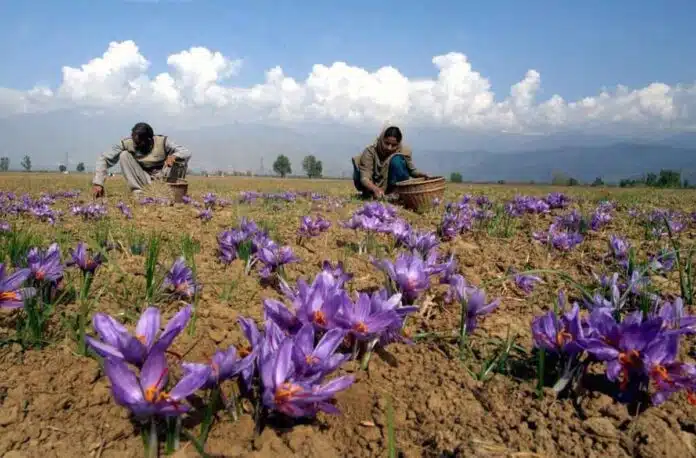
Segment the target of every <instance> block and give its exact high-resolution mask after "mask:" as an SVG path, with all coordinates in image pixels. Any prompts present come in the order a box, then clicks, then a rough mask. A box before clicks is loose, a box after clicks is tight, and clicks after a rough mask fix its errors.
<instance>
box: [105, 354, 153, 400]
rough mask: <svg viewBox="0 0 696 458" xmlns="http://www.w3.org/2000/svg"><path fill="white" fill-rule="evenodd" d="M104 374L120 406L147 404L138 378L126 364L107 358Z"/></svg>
mask: <svg viewBox="0 0 696 458" xmlns="http://www.w3.org/2000/svg"><path fill="white" fill-rule="evenodd" d="M104 373H105V374H106V376H107V377H108V378H109V381H110V382H111V391H112V393H113V395H114V399H115V400H116V402H117V403H118V404H120V405H123V406H131V405H137V404H140V403H143V402H145V399H144V397H143V392H142V390H141V388H140V385H139V384H138V378H137V377H136V376H135V374H134V373H133V372H131V370H130V369H129V368H128V366H127V365H126V363H124V362H123V361H119V360H116V359H111V358H106V359H105V360H104Z"/></svg>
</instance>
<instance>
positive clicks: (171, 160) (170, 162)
mask: <svg viewBox="0 0 696 458" xmlns="http://www.w3.org/2000/svg"><path fill="white" fill-rule="evenodd" d="M174 162H176V156H174V155H169V156H167V159H165V160H164V165H166V166H167V167H171V166H172V165H174Z"/></svg>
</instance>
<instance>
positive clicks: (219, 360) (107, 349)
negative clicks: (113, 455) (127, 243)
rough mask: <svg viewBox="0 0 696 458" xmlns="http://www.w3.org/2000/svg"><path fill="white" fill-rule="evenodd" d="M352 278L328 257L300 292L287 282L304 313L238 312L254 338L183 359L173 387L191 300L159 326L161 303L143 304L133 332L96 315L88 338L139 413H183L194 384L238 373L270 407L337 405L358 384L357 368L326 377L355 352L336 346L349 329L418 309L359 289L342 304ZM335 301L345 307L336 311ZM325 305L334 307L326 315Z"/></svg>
mask: <svg viewBox="0 0 696 458" xmlns="http://www.w3.org/2000/svg"><path fill="white" fill-rule="evenodd" d="M177 262H179V261H177ZM180 264H181V265H179V267H182V266H183V263H180ZM183 267H184V268H185V266H183ZM173 270H174V269H173ZM178 270H179V271H180V270H181V269H178ZM170 273H171V272H170ZM350 278H351V276H350V275H348V274H345V273H344V272H343V271H342V266H340V265H339V266H338V267H337V268H333V267H332V266H331V265H330V264H328V263H325V264H324V270H322V272H321V273H320V274H319V275H318V276H317V279H316V280H315V281H314V283H313V284H312V285H311V286H310V285H307V284H305V283H302V282H298V290H297V291H295V290H292V289H291V288H290V287H288V286H287V285H285V289H286V291H287V292H288V294H289V295H290V297H292V299H293V302H294V304H296V305H297V309H296V310H295V312H296V315H293V312H291V311H290V310H289V309H287V308H285V306H284V305H283V304H281V303H279V302H274V301H272V300H270V299H267V300H266V301H265V303H264V309H265V322H264V332H263V333H262V332H259V330H258V328H257V326H256V324H255V323H254V321H253V320H251V319H248V318H244V317H240V318H239V319H238V322H239V324H240V327H241V328H242V331H243V333H244V335H245V337H246V339H247V341H248V344H247V345H245V346H230V347H228V348H227V349H224V350H218V351H216V352H215V353H214V354H213V356H212V357H211V359H210V361H209V362H206V363H197V362H180V364H181V368H182V373H183V375H182V377H181V379H180V380H179V381H178V382H177V383H176V384H175V385H174V386H173V387H172V388H171V389H169V390H167V385H168V382H169V374H170V369H169V366H168V363H167V359H166V353H167V351H168V349H169V347H170V346H171V345H172V343H173V341H174V339H175V338H176V336H177V335H179V334H180V333H181V331H182V330H183V329H184V328H185V327H186V325H187V323H188V322H189V320H190V318H191V312H192V309H191V306H190V305H186V306H185V307H184V308H182V309H181V310H180V311H179V312H178V313H177V314H176V315H175V316H174V317H173V318H172V319H171V320H170V321H169V322H168V323H167V326H166V327H165V328H164V330H163V331H162V332H161V333H160V321H161V317H160V313H159V310H158V309H157V308H155V307H149V308H148V309H146V310H145V311H144V312H143V314H142V316H141V317H140V320H139V321H138V323H137V325H136V327H135V332H134V333H133V334H131V333H130V332H129V331H128V330H127V329H126V327H125V326H124V325H123V324H121V323H119V322H118V321H117V320H116V319H114V318H113V317H111V316H109V315H106V314H104V313H97V314H95V315H94V317H93V326H94V329H95V331H96V333H97V335H98V338H95V337H87V342H88V345H89V346H90V348H92V349H93V350H94V351H95V352H96V353H97V354H99V355H100V356H102V357H103V358H104V368H105V373H106V375H107V377H108V378H109V379H110V382H111V388H112V393H113V396H114V399H115V401H116V402H117V403H118V404H119V405H122V406H124V407H127V408H128V409H129V410H130V411H131V412H132V413H133V414H134V415H136V416H137V417H141V418H151V417H153V416H178V415H180V414H182V413H185V412H187V411H189V410H190V405H189V404H187V403H186V400H187V398H188V397H190V396H191V395H193V394H194V393H195V392H196V391H198V390H201V389H213V388H216V387H218V386H219V385H220V384H221V383H222V382H223V381H225V380H229V379H233V378H237V379H238V380H239V383H240V388H242V394H243V395H245V396H254V395H255V394H256V393H258V395H259V398H260V401H261V403H262V406H263V407H264V408H265V409H267V410H269V411H271V412H278V413H282V414H285V415H288V416H290V417H306V416H313V415H315V414H316V413H318V412H320V411H323V412H327V413H338V412H339V411H338V409H337V408H336V407H335V405H334V404H335V400H334V396H335V394H336V393H337V392H339V391H342V390H345V389H346V388H348V387H349V386H350V385H351V384H352V383H353V382H354V377H352V376H341V377H337V378H334V379H331V380H329V379H328V377H329V376H330V375H331V374H332V373H334V372H335V371H336V370H337V369H338V368H339V367H340V365H341V364H343V363H344V362H345V361H347V360H348V359H349V358H350V356H351V355H350V354H343V353H340V352H338V350H339V347H341V346H342V345H343V344H344V343H345V341H346V339H347V338H348V337H349V336H352V337H353V338H354V339H358V340H361V341H364V340H367V339H375V338H379V337H384V336H386V332H387V331H391V330H393V329H396V328H398V329H399V330H400V328H401V323H402V321H401V320H402V319H403V317H404V316H405V313H406V312H408V311H409V310H410V309H407V308H404V309H403V310H402V309H401V308H397V306H398V303H399V298H398V297H395V298H391V299H387V298H386V297H384V296H382V295H374V296H373V297H372V298H370V297H369V296H367V295H364V297H363V296H361V298H360V299H359V301H358V303H357V304H358V305H353V306H352V307H351V308H350V309H345V310H344V309H343V307H341V304H343V302H341V301H343V300H344V299H345V297H346V293H345V291H344V290H343V289H342V284H343V282H344V281H346V280H347V279H350ZM172 281H173V282H176V279H174V280H172ZM348 302H351V301H350V300H348ZM351 304H352V302H351ZM337 306H338V307H339V308H340V310H341V313H331V311H330V310H331V309H332V307H333V308H336V307H337ZM322 313H326V314H327V315H324V316H323V317H322ZM290 315H293V316H294V320H290V319H289V317H290Z"/></svg>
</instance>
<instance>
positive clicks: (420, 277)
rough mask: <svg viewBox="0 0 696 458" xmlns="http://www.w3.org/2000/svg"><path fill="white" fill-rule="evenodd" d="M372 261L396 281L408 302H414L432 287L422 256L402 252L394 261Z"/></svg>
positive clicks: (397, 286)
mask: <svg viewBox="0 0 696 458" xmlns="http://www.w3.org/2000/svg"><path fill="white" fill-rule="evenodd" d="M372 263H373V264H374V265H375V267H377V268H378V269H380V270H382V271H383V272H384V273H386V274H387V276H388V277H389V279H390V280H391V281H392V282H394V285H395V286H396V288H397V289H398V290H399V292H400V293H401V294H402V295H403V298H404V301H405V302H406V303H407V304H412V303H413V301H414V300H415V299H416V298H417V297H418V296H419V295H420V294H421V293H422V292H423V291H425V290H426V289H428V288H429V287H430V277H429V276H428V272H427V269H426V264H425V262H424V261H423V259H422V258H421V257H420V256H415V255H413V254H412V253H400V254H399V255H398V256H397V258H396V261H395V262H394V263H392V262H391V261H389V260H387V259H382V260H380V261H374V260H373V261H372Z"/></svg>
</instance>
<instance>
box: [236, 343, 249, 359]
mask: <svg viewBox="0 0 696 458" xmlns="http://www.w3.org/2000/svg"><path fill="white" fill-rule="evenodd" d="M237 354H239V357H240V358H246V357H247V356H249V355H250V354H251V347H250V346H249V345H246V346H242V345H237Z"/></svg>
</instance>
